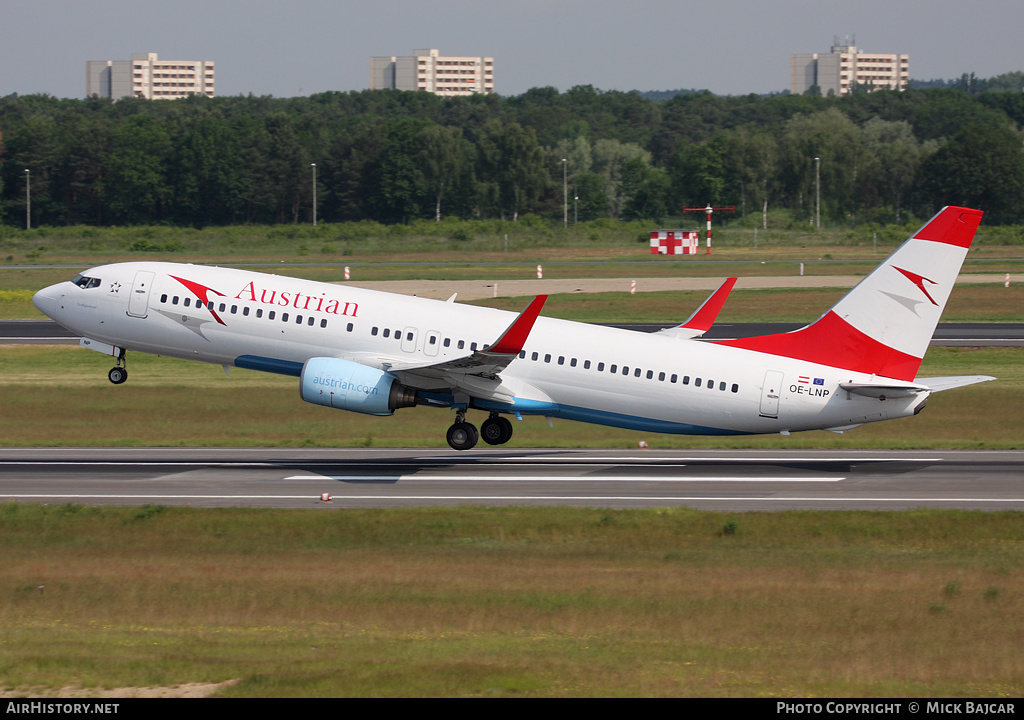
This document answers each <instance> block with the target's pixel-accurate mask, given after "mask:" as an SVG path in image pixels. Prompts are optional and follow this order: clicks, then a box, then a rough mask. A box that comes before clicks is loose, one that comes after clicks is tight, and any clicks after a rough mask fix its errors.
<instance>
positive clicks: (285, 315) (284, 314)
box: [281, 313, 288, 322]
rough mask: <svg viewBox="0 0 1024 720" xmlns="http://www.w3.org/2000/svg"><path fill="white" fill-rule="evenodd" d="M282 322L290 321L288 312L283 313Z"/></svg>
mask: <svg viewBox="0 0 1024 720" xmlns="http://www.w3.org/2000/svg"><path fill="white" fill-rule="evenodd" d="M281 322H288V313H281Z"/></svg>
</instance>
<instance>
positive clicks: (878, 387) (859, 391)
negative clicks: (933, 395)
mask: <svg viewBox="0 0 1024 720" xmlns="http://www.w3.org/2000/svg"><path fill="white" fill-rule="evenodd" d="M839 387H841V388H842V389H843V390H845V391H846V392H848V393H853V394H854V395H863V396H864V397H870V398H878V399H879V400H885V399H886V398H903V397H910V396H911V395H917V394H919V393H926V392H928V391H929V390H930V389H931V388H928V387H925V386H924V385H916V384H914V383H839Z"/></svg>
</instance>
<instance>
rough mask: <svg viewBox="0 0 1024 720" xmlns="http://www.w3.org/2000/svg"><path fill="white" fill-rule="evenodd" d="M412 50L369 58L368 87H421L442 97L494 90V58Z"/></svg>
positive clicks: (413, 88)
mask: <svg viewBox="0 0 1024 720" xmlns="http://www.w3.org/2000/svg"><path fill="white" fill-rule="evenodd" d="M412 52H413V54H412V56H411V57H395V56H392V57H372V58H370V89H371V90H381V89H388V90H423V91H425V92H430V93H434V94H435V95H442V96H445V97H455V96H459V95H473V94H475V93H492V92H494V58H490V57H448V56H443V55H441V54H439V53H438V51H437V50H413V51H412Z"/></svg>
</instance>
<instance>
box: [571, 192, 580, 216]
mask: <svg viewBox="0 0 1024 720" xmlns="http://www.w3.org/2000/svg"><path fill="white" fill-rule="evenodd" d="M572 224H573V225H579V224H580V189H579V188H573V189H572Z"/></svg>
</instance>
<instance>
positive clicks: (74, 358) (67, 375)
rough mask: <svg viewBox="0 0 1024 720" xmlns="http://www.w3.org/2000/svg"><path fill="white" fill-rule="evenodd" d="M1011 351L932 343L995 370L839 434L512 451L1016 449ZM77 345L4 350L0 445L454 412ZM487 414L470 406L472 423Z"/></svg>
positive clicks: (316, 430)
mask: <svg viewBox="0 0 1024 720" xmlns="http://www.w3.org/2000/svg"><path fill="white" fill-rule="evenodd" d="M1021 352H1022V351H1021V350H1016V349H1012V348H984V349H977V348H932V349H931V350H929V352H928V354H927V356H926V357H925V362H924V364H923V365H922V368H921V375H923V376H944V375H992V376H995V377H997V378H998V380H997V381H996V382H990V383H983V384H980V385H973V386H969V387H965V388H959V389H956V390H950V391H947V392H942V393H937V394H936V395H934V396H932V397H931V398H930V399H929V401H928V407H927V408H926V409H925V411H924V412H922V413H921V414H920V415H918V416H916V417H912V418H904V419H900V420H893V421H888V422H884V423H877V424H869V425H865V426H863V427H861V428H858V429H856V430H854V431H852V432H849V433H846V434H845V435H842V436H839V435H835V434H833V433H828V432H823V431H818V432H808V433H796V434H794V435H792V436H790V437H782V436H779V435H767V436H742V437H721V438H719V437H689V436H676V435H653V434H650V433H641V432H637V431H629V430H619V429H616V428H606V427H602V426H597V425H587V424H581V423H575V422H571V421H563V420H555V421H554V428H551V427H548V424H547V422H546V421H545V420H544V419H543V418H529V417H528V418H526V419H525V420H524V421H523V422H515V432H516V434H515V437H514V438H513V440H512V443H511V445H510V447H636V444H637V442H638V441H639V440H645V441H646V442H647V443H648V444H649V445H650V446H651V447H653V448H708V447H721V448H739V447H750V448H764V447H772V448H808V447H820V448H852V447H858V448H910V447H920V448H992V449H994V448H1002V449H1006V448H1019V447H1022V444H1024V417H1022V416H1021V413H1020V412H1019V408H1020V407H1021V406H1022V405H1024V363H1022V362H1021ZM110 365H111V362H110V360H109V358H106V359H105V358H104V357H103V356H102V355H100V354H98V353H94V352H91V351H89V350H85V349H82V348H78V347H75V346H54V347H33V346H10V345H8V346H0V393H2V394H3V398H4V411H3V412H2V413H0V444H2V445H6V446H33V445H36V446H38V445H55V446H57V445H68V446H90V445H91V446H150V445H156V446H208V447H209V446H251V445H258V446H283V447H287V446H292V447H294V446H313V447H363V446H365V447H371V446H373V447H438V446H443V445H444V440H443V437H444V431H445V430H446V428H447V427H448V425H449V424H450V423H451V413H450V412H447V411H441V410H436V409H432V408H426V407H419V408H411V409H405V410H399V411H398V412H396V413H395V415H394V416H392V417H384V418H377V417H371V416H366V415H359V414H356V413H348V412H342V411H337V410H331V409H328V408H323V407H316V406H313V405H308V404H306V403H303V402H302V401H301V400H300V399H299V397H298V380H296V379H295V378H289V377H283V376H278V375H270V374H266V373H258V372H254V371H246V370H239V369H237V368H233V369H232V370H231V376H230V377H225V375H224V371H223V370H222V369H221V368H220V367H218V366H215V365H206V364H202V363H191V362H186V361H182V360H173V359H168V358H160V357H154V356H148V355H144V354H141V353H133V354H132V355H131V357H130V362H129V371H130V379H129V380H128V382H127V383H125V384H124V385H120V386H114V385H111V384H110V383H109V382H108V381H107V377H106V372H107V370H108V369H109V367H110ZM482 417H483V416H482V414H480V413H476V412H471V413H470V420H472V421H475V422H479V420H480V419H482Z"/></svg>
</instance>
